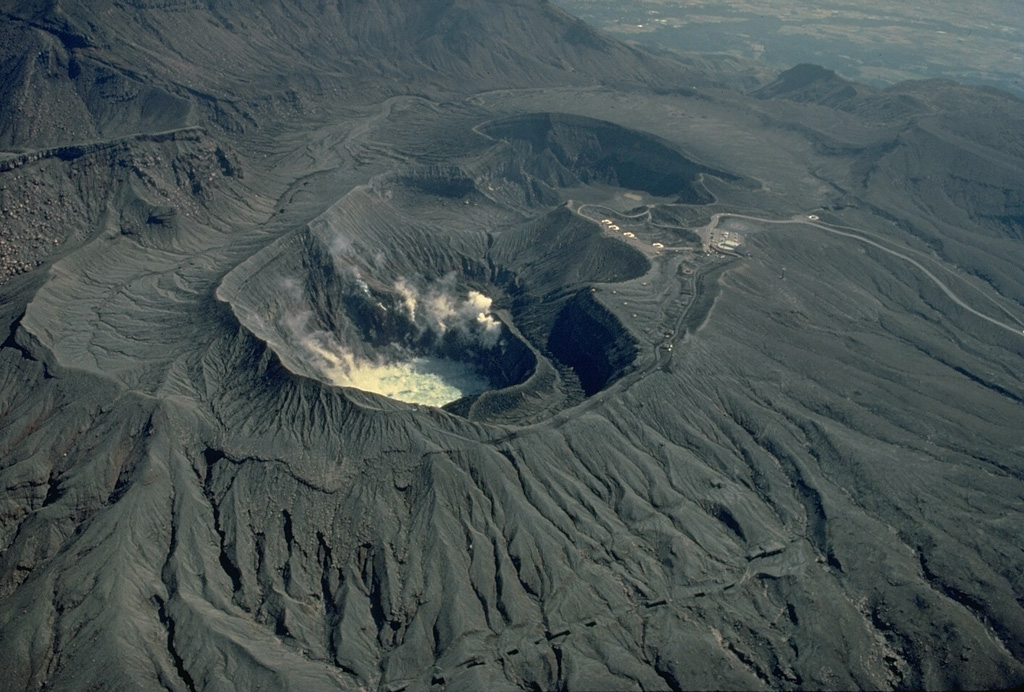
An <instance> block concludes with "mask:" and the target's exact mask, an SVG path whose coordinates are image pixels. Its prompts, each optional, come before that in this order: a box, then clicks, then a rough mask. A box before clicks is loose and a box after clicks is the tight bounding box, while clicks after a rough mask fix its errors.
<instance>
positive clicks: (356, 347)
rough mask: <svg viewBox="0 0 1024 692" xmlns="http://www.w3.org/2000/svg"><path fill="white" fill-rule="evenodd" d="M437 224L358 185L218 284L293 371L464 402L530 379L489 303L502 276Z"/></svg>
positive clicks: (521, 351)
mask: <svg viewBox="0 0 1024 692" xmlns="http://www.w3.org/2000/svg"><path fill="white" fill-rule="evenodd" d="M438 235H439V234H438V229H437V228H436V227H435V226H434V225H433V224H431V223H430V222H429V221H427V222H424V221H422V220H417V218H416V217H415V216H413V215H411V214H408V213H406V212H404V211H402V210H399V209H397V208H396V207H395V206H394V205H392V204H390V203H389V202H387V201H386V200H385V199H384V197H382V195H381V194H380V191H379V190H374V189H371V188H369V187H366V188H357V189H356V190H354V191H352V192H350V193H349V194H348V195H346V196H345V197H344V198H343V199H342V200H340V201H339V203H338V204H337V205H336V206H335V207H333V208H331V209H330V210H328V211H327V212H325V213H324V214H323V215H321V216H320V217H319V218H317V219H316V220H314V221H313V222H312V223H310V224H309V225H308V226H307V227H305V228H303V229H301V230H298V231H296V232H294V233H291V234H289V235H286V236H284V237H282V238H281V239H279V240H277V241H276V242H274V243H272V244H271V245H270V246H268V247H266V248H264V249H263V250H261V251H260V252H258V253H257V254H255V255H253V256H252V257H250V258H249V259H248V260H246V261H245V262H243V263H242V264H241V265H239V266H238V267H236V268H235V269H234V270H232V271H231V272H230V273H229V274H228V275H227V276H226V277H225V278H224V280H223V281H222V283H221V285H220V287H219V288H218V291H217V296H218V298H219V299H220V300H222V301H224V302H225V303H227V304H228V305H230V307H231V309H232V310H233V312H234V313H235V315H236V317H237V318H238V319H239V321H240V322H241V323H242V325H243V326H245V327H246V328H247V329H248V330H249V331H250V332H252V333H253V334H254V335H255V336H257V337H258V338H260V339H261V340H263V341H264V342H266V344H267V345H268V346H269V347H270V348H271V349H272V350H273V352H274V354H275V355H276V356H277V358H278V359H279V360H280V361H281V363H282V364H283V365H284V366H285V367H286V368H288V369H289V370H291V371H292V372H294V373H296V374H299V375H303V376H306V377H311V378H314V379H318V380H320V381H322V382H325V383H327V384H330V385H334V386H338V387H352V388H356V389H360V390H363V391H367V392H373V393H375V394H380V395H383V396H386V397H389V398H391V399H395V400H398V401H402V402H406V403H411V404H424V405H429V406H437V407H442V406H445V407H449V408H450V409H452V410H455V411H457V412H460V413H465V412H466V411H468V408H469V407H470V406H471V405H472V404H473V403H474V402H476V401H477V400H478V399H479V398H480V396H481V395H482V394H484V393H486V392H491V391H494V390H502V389H507V388H509V387H513V386H515V385H521V384H522V383H524V382H525V381H527V380H528V379H529V378H530V376H531V374H532V373H534V371H535V370H536V366H537V358H536V355H535V352H534V350H533V349H532V348H531V347H530V346H529V345H528V344H527V343H526V342H525V341H524V340H523V339H522V338H521V337H520V336H519V335H518V334H517V333H516V332H515V330H514V328H512V327H511V326H510V324H509V321H510V320H509V317H508V316H507V314H506V315H505V316H504V317H502V316H499V313H498V312H497V311H496V310H495V309H494V305H493V297H494V296H495V295H499V294H501V288H500V287H498V286H495V285H493V284H491V283H490V282H489V281H488V278H487V272H486V270H485V269H484V267H482V266H476V265H474V264H473V263H472V262H470V261H468V260H467V259H466V258H467V257H472V256H473V255H474V254H477V253H475V252H474V249H475V248H473V247H471V246H469V247H467V246H466V244H465V243H466V242H469V243H470V245H472V240H471V239H472V237H473V236H472V234H466V238H464V239H463V242H459V243H454V244H448V243H445V242H443V241H439V240H437V239H436V238H437V237H438ZM451 237H456V236H454V235H453V236H451ZM485 250H486V248H485V246H481V247H480V248H479V254H477V256H478V257H482V256H483V252H484V251H485ZM424 258H426V259H428V260H429V261H428V262H424V261H423V260H424Z"/></svg>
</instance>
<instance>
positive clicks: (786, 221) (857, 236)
mask: <svg viewBox="0 0 1024 692" xmlns="http://www.w3.org/2000/svg"><path fill="white" fill-rule="evenodd" d="M724 217H732V218H737V219H746V220H748V221H756V222H758V223H770V224H793V223H798V224H803V225H805V226H813V227H814V228H817V229H819V230H822V231H825V232H826V233H832V234H833V235H839V236H843V237H845V238H852V239H854V240H856V241H858V242H861V243H864V244H865V245H870V246H872V247H875V248H878V249H879V250H881V251H882V252H886V253H888V254H890V255H892V256H894V257H898V258H900V259H901V260H903V261H904V262H908V263H909V264H911V265H913V266H914V267H917V269H919V270H920V271H921V272H922V273H923V274H924V275H925V276H927V277H928V278H929V279H931V280H932V282H933V283H934V284H935V285H936V286H938V287H939V289H940V290H941V291H942V292H943V293H945V294H946V295H947V296H949V299H950V300H952V301H953V302H954V303H956V304H957V305H959V306H960V307H961V308H963V309H964V310H966V311H967V312H969V313H971V314H972V315H975V316H976V317H980V318H981V319H983V320H985V321H986V322H989V323H991V324H994V325H996V326H997V327H1002V328H1003V329H1006V330H1008V331H1011V332H1013V333H1014V334H1017V335H1018V336H1021V335H1024V329H1021V325H1019V324H1018V325H1017V326H1014V325H1012V324H1008V323H1006V322H1003V321H1001V320H997V319H996V318H994V317H990V316H989V315H986V314H985V313H983V312H980V311H978V310H975V309H974V308H972V307H971V306H970V305H968V304H967V303H965V302H964V301H963V300H961V299H960V297H959V296H957V295H956V293H954V292H953V291H952V289H950V288H949V286H947V285H946V284H945V283H944V282H943V281H942V280H941V279H939V277H937V276H935V274H933V273H932V272H931V271H930V270H929V269H927V268H926V267H925V266H924V265H923V264H921V263H920V262H918V261H917V260H915V259H914V258H913V257H909V256H907V255H905V254H903V253H902V252H899V251H897V250H893V249H891V248H888V247H886V246H884V245H882V244H881V243H878V242H875V241H874V240H871V239H869V238H865V237H864V236H863V235H860V233H861V231H860V230H859V229H851V230H856V231H857V232H856V233H851V232H850V231H841V230H839V229H837V228H833V227H831V226H827V225H825V224H823V223H821V222H819V221H812V220H810V219H806V218H802V217H794V218H791V219H763V218H760V217H757V216H747V215H746V214H734V213H730V212H722V213H718V214H715V215H713V216H712V217H711V223H709V224H708V226H707V227H706V228H708V229H712V228H714V227H715V226H717V225H718V220H719V219H721V218H724ZM846 228H850V227H849V226H847V227H846ZM864 233H866V231H864Z"/></svg>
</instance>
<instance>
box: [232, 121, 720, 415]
mask: <svg viewBox="0 0 1024 692" xmlns="http://www.w3.org/2000/svg"><path fill="white" fill-rule="evenodd" d="M483 131H485V132H486V133H487V134H488V135H489V136H490V137H491V138H492V139H491V143H490V144H488V145H487V147H486V149H483V150H481V151H480V152H479V153H477V154H476V155H475V157H474V158H473V160H471V161H469V162H466V163H465V164H464V165H456V164H451V165H437V166H429V167H424V168H419V169H412V170H406V171H401V172H392V173H388V174H385V175H381V176H379V177H377V178H376V179H374V180H373V181H372V182H371V183H370V184H368V185H366V186H362V187H359V188H356V189H354V190H352V191H351V192H349V193H348V194H346V195H345V196H344V197H342V198H341V199H340V200H339V201H338V202H337V203H336V204H335V205H334V206H332V207H331V208H330V209H328V210H327V211H326V212H325V213H323V214H322V215H321V216H319V217H318V218H317V219H315V220H314V221H313V222H311V223H310V224H309V225H308V226H306V227H304V228H302V229H299V230H296V231H295V232H293V233H290V234H288V235H286V236H283V237H282V238H280V239H278V240H277V241H276V242H274V243H272V244H271V245H270V246H268V247H266V248H264V249H263V250H261V251H260V252H258V253H257V254H256V255H254V256H252V257H250V258H249V259H248V260H247V261H246V262H244V263H242V264H241V265H239V266H238V267H236V268H235V269H234V270H233V271H232V272H230V273H229V274H228V275H227V276H226V277H225V279H224V280H223V282H222V284H221V286H220V288H219V289H218V297H219V298H220V299H221V300H222V301H224V302H226V303H228V304H229V305H230V306H231V308H232V310H233V312H234V314H235V315H236V317H237V318H238V319H239V321H240V322H241V323H242V324H243V325H244V326H245V327H246V328H247V329H248V330H249V331H250V332H251V333H253V334H254V335H255V336H257V337H259V339H261V340H262V341H263V342H265V343H266V344H267V345H268V346H269V347H270V348H271V349H272V350H273V352H274V353H275V354H276V356H277V357H278V359H279V360H280V361H281V362H282V364H284V365H285V366H286V367H287V368H288V369H289V370H291V371H292V372H294V373H297V374H300V375H304V376H307V377H312V378H316V379H319V380H321V381H323V382H325V383H327V384H331V385H336V386H342V387H352V388H356V389H361V390H364V391H370V392H375V393H377V394H382V395H384V396H387V397H390V398H392V399H397V400H400V401H405V402H408V403H417V404H429V405H433V406H444V407H446V408H447V409H448V410H449V411H452V412H455V413H458V414H460V415H464V416H466V417H469V418H471V419H476V420H493V421H504V422H510V421H511V422H519V423H525V422H529V421H532V420H537V419H539V417H542V416H544V415H549V414H550V413H551V412H553V411H555V410H558V409H561V408H564V407H566V406H569V405H572V404H574V403H577V402H579V401H581V400H582V399H584V398H586V397H589V396H592V395H593V394H596V393H597V392H599V391H601V390H602V389H604V388H606V387H607V386H609V385H610V384H611V383H612V382H614V381H615V380H616V379H618V378H619V377H621V376H622V375H623V374H624V373H626V372H628V371H629V370H630V369H631V368H632V367H633V364H634V362H635V360H636V357H637V355H638V352H639V344H638V342H637V340H636V338H634V336H633V335H632V334H631V333H630V332H629V330H628V329H626V327H625V326H624V325H623V324H622V323H621V322H620V321H619V320H618V318H617V317H616V316H615V315H614V314H613V313H612V312H611V311H609V310H608V309H607V308H606V307H605V306H603V305H602V304H601V303H600V301H598V300H597V299H596V298H595V296H594V294H593V293H592V292H591V290H590V288H591V287H592V286H593V285H594V284H601V283H616V282H622V281H627V280H630V279H633V278H636V277H639V276H642V275H644V274H645V273H647V272H648V271H649V270H650V263H649V261H648V259H647V258H646V257H645V256H644V255H643V254H641V253H640V252H639V251H637V250H636V249H634V248H632V247H630V246H629V245H627V244H625V243H623V242H622V241H621V240H619V239H616V238H612V237H609V236H608V235H607V234H606V233H604V232H603V230H602V228H601V227H600V226H599V225H598V224H595V223H593V222H591V221H589V220H588V219H584V218H581V217H579V216H578V215H576V214H574V213H573V212H572V211H571V210H570V209H569V208H568V207H567V206H566V205H564V204H562V203H561V199H560V193H559V192H558V190H559V188H563V187H573V188H579V187H580V186H581V185H582V186H586V185H588V184H591V183H593V184H596V185H601V186H606V187H607V186H608V185H613V186H616V187H617V186H628V189H631V190H642V191H646V192H648V193H650V194H652V195H659V196H674V197H676V198H685V199H689V200H691V201H697V200H700V201H706V200H704V197H702V195H706V193H705V192H704V191H703V187H702V186H700V185H699V181H698V177H699V175H700V174H701V173H703V172H710V173H713V174H715V175H718V176H721V177H727V174H721V173H719V172H717V171H711V170H710V169H705V168H704V167H702V166H700V165H698V164H695V163H693V162H691V161H689V160H688V159H686V158H685V157H684V156H682V155H681V154H680V153H678V152H677V151H675V150H673V149H671V148H670V147H668V146H666V145H665V144H663V143H662V142H660V141H658V140H657V139H656V138H654V137H653V136H650V135H646V134H644V133H638V132H633V131H629V130H626V129H624V128H621V127H618V126H616V125H613V124H611V123H605V122H601V121H596V120H590V119H586V118H577V117H571V116H561V115H549V114H543V115H532V116H525V117H519V118H511V119H506V120H502V121H494V122H491V123H488V124H487V125H485V126H484V127H483ZM496 138H497V139H499V141H498V142H497V143H495V142H494V139H496ZM510 171H516V172H518V175H505V173H507V172H510ZM524 212H525V213H524Z"/></svg>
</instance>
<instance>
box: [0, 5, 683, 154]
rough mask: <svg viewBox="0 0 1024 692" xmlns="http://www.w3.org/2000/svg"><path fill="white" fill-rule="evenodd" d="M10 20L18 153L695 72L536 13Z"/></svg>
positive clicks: (7, 105) (190, 10) (399, 10)
mask: <svg viewBox="0 0 1024 692" xmlns="http://www.w3.org/2000/svg"><path fill="white" fill-rule="evenodd" d="M0 12H2V15H0V16H3V18H4V24H5V36H4V40H3V44H2V46H0V50H3V51H4V52H3V54H2V58H3V60H2V61H0V64H2V65H3V67H2V68H0V69H2V73H0V83H3V84H4V85H5V93H6V95H7V96H8V98H5V99H4V102H3V104H2V105H0V147H5V148H15V149H20V148H40V147H43V146H54V145H56V144H68V143H71V142H80V141H83V140H87V139H92V138H96V137H99V138H103V139H106V138H110V137H113V136H122V135H125V134H134V133H137V132H154V131H163V130H168V129H172V128H175V127H181V126H184V125H187V124H196V123H204V122H208V121H214V122H216V123H218V124H219V125H221V126H222V127H225V128H227V129H229V130H242V129H247V128H248V129H252V128H254V127H256V126H263V127H266V126H267V125H268V124H269V120H271V119H272V118H274V117H275V116H280V115H281V114H282V112H284V113H288V114H291V115H295V114H296V113H303V112H308V111H309V110H315V109H326V108H330V107H332V105H336V106H345V105H347V106H351V105H355V104H360V103H375V102H378V101H379V100H381V99H383V98H385V97H387V96H392V95H396V94H409V93H414V94H428V93H431V92H433V91H435V90H437V89H448V88H451V87H455V88H458V89H462V90H466V91H478V90H482V89H486V88H491V87H503V88H508V87H514V86H519V87H524V86H533V87H537V86H543V85H546V84H551V83H558V84H579V85H583V84H594V83H596V82H601V81H605V82H607V81H614V82H623V83H626V82H633V81H640V82H648V83H649V82H652V81H658V80H680V78H681V77H682V76H683V75H684V71H683V70H682V69H681V68H680V67H679V66H671V65H669V64H668V63H665V62H664V61H659V60H654V59H651V58H650V57H649V56H647V55H646V54H644V53H642V52H640V51H638V50H635V49H631V48H628V47H626V46H624V45H622V44H620V43H617V42H615V41H613V40H611V39H609V38H607V37H605V36H603V35H601V34H599V33H597V32H596V31H594V30H593V29H591V28H590V27H589V26H587V25H586V24H584V23H583V22H581V21H580V20H577V19H575V18H573V17H571V16H569V15H567V14H566V13H564V12H563V11H561V10H559V9H558V8H555V7H553V6H551V5H549V4H548V3H546V2H540V1H539V0H520V1H517V2H498V3H491V2H482V1H480V0H459V1H455V0H428V1H419V2H414V1H412V0H409V1H394V0H370V1H361V0H360V1H356V0H351V1H344V2H338V3H312V4H311V3H308V2H301V1H299V0H286V1H282V2H269V3H256V4H255V5H254V4H252V3H242V2H234V1H233V0H217V1H216V2H210V3H198V2H127V1H118V0H104V1H103V2H95V3H56V2H42V1H40V2H25V1H24V0H21V1H19V0H4V3H3V5H2V6H0ZM193 109H196V110H198V111H200V112H199V113H191V112H190V111H191V110H193ZM40 114H45V117H38V116H39V115H40Z"/></svg>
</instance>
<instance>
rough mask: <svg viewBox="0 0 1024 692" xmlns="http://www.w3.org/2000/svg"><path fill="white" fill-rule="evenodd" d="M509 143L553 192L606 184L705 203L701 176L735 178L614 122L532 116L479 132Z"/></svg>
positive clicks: (498, 123)
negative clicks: (591, 184)
mask: <svg viewBox="0 0 1024 692" xmlns="http://www.w3.org/2000/svg"><path fill="white" fill-rule="evenodd" d="M478 131H479V132H481V133H483V134H485V135H487V136H489V137H493V138H494V139H500V140H504V141H506V142H508V143H510V144H511V147H512V151H513V152H514V153H513V154H512V158H513V159H514V160H516V161H517V163H519V164H520V165H521V166H522V170H523V171H524V172H525V173H526V174H528V175H529V176H530V177H531V178H532V179H533V181H534V182H535V183H541V184H543V185H544V186H547V187H550V188H562V187H574V186H578V185H581V184H589V183H603V184H609V185H613V186H617V187H622V188H627V189H630V190H638V191H642V192H646V193H648V194H651V195H654V196H655V197H668V198H674V199H675V201H676V202H678V203H683V204H707V203H709V202H711V201H713V199H712V197H711V195H710V194H709V193H708V192H707V190H705V189H704V187H703V186H702V185H701V184H700V176H701V175H702V174H705V173H706V174H709V175H714V176H716V177H718V178H721V179H723V180H729V181H732V180H737V179H738V178H737V176H734V175H732V174H729V173H726V172H723V171H718V170H714V169H711V168H708V167H706V166H702V165H700V164H698V163H695V162H693V161H691V160H690V159H688V158H687V157H686V156H684V155H683V154H682V153H681V152H680V151H679V150H678V149H676V148H675V147H674V146H673V145H672V144H671V143H669V142H667V141H665V140H663V139H661V138H659V137H657V136H655V135H652V134H649V133H646V132H638V131H636V130H630V129H627V128H624V127H622V126H620V125H616V124H614V123H610V122H606V121H603V120H596V119H593V118H585V117H581V116H576V115H567V114H563V113H531V114H528V115H520V116H515V117H511V118H504V119H501V120H494V121H491V122H488V123H485V124H484V125H481V126H480V127H479V128H478Z"/></svg>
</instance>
